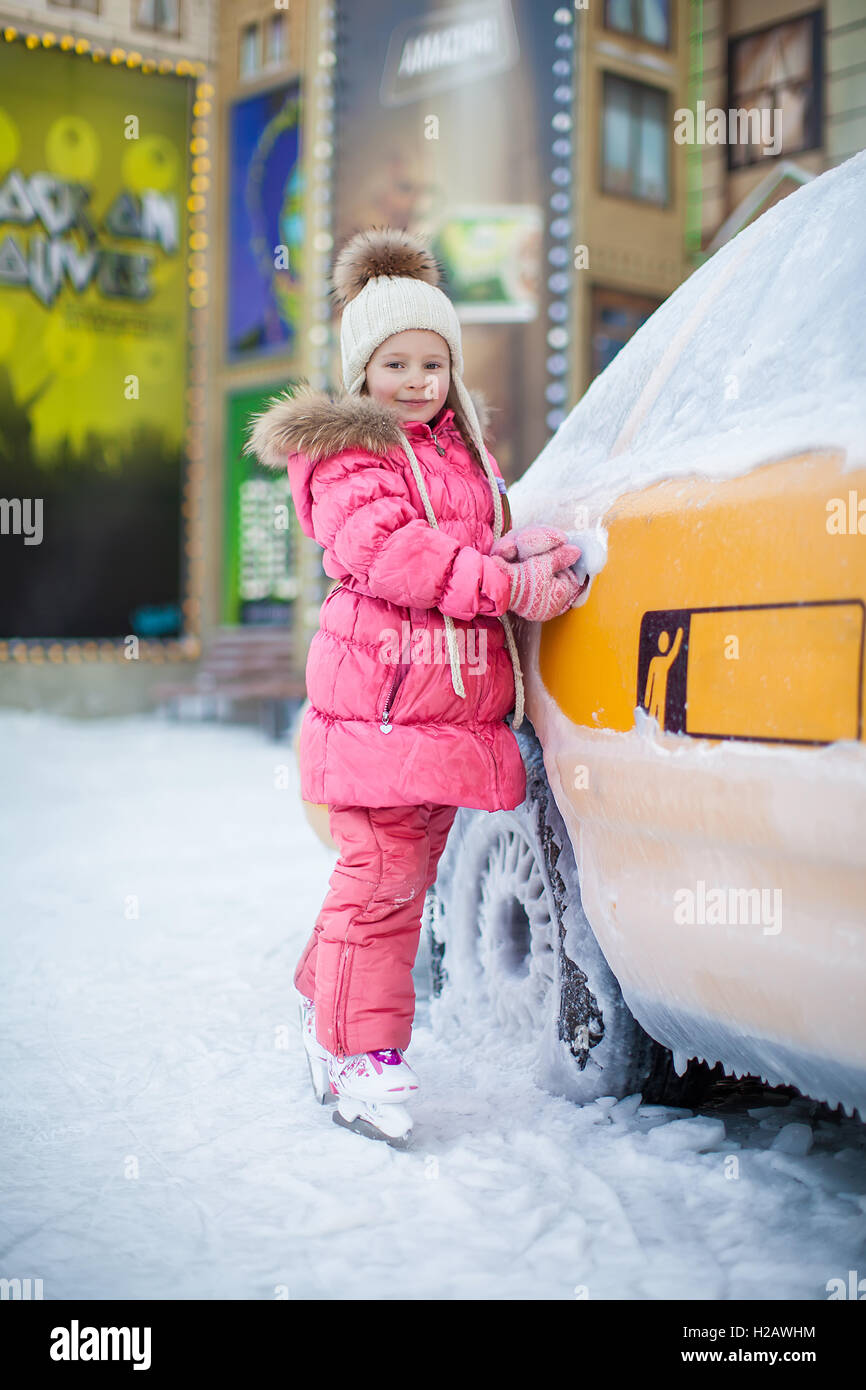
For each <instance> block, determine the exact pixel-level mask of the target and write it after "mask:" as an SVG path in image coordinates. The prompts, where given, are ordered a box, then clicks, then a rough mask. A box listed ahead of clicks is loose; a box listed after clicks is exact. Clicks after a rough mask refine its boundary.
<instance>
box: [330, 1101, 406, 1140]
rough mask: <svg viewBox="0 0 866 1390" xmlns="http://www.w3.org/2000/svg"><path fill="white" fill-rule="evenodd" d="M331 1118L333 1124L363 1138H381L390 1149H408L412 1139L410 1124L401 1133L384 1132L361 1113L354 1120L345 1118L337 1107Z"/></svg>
mask: <svg viewBox="0 0 866 1390" xmlns="http://www.w3.org/2000/svg"><path fill="white" fill-rule="evenodd" d="M331 1119H332V1120H333V1121H334V1124H335V1125H342V1127H343V1129H350V1130H351V1131H352V1133H353V1134H363V1136H364V1138H365V1139H381V1140H383V1142H384V1143H386V1144H389V1145H390V1147H391V1148H392V1149H403V1150H405V1149H408V1148H409V1145H410V1143H411V1139H412V1128H411V1126H410V1127H409V1129H407V1130H406V1131H405V1132H404V1133H403V1134H385V1133H384V1131H383V1130H381V1129H377V1128H376V1126H375V1125H371V1124H370V1122H369V1120H365V1119H364V1118H363V1116H362V1115H356V1116H355V1118H354V1120H347V1119H346V1118H345V1116H344V1115H341V1114H340V1111H339V1109H337V1110H335V1111H334V1113H333V1115H332V1116H331Z"/></svg>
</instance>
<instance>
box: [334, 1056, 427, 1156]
mask: <svg viewBox="0 0 866 1390" xmlns="http://www.w3.org/2000/svg"><path fill="white" fill-rule="evenodd" d="M328 1078H329V1082H330V1087H331V1090H332V1091H333V1093H334V1095H335V1096H336V1097H337V1109H336V1110H335V1111H334V1123H335V1124H338V1125H343V1127H344V1128H345V1129H351V1130H354V1132H355V1133H356V1134H364V1135H366V1137H367V1138H368V1139H384V1140H385V1143H386V1144H390V1145H391V1146H392V1148H395V1149H405V1148H408V1145H409V1136H410V1134H411V1132H412V1120H411V1117H410V1115H409V1113H408V1111H407V1110H406V1105H405V1103H406V1101H407V1100H409V1099H410V1097H411V1096H413V1095H415V1094H416V1092H417V1090H418V1077H417V1076H416V1074H415V1072H414V1071H413V1070H412V1068H411V1067H410V1066H409V1063H408V1062H407V1061H406V1060H405V1058H404V1057H403V1054H402V1052H401V1051H400V1050H399V1048H396V1047H388V1048H382V1049H380V1050H379V1051H376V1052H359V1053H356V1054H355V1056H353V1057H343V1058H339V1057H329V1059H328Z"/></svg>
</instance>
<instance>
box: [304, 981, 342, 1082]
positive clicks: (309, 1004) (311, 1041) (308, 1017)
mask: <svg viewBox="0 0 866 1390" xmlns="http://www.w3.org/2000/svg"><path fill="white" fill-rule="evenodd" d="M300 1013H301V1036H302V1038H303V1039H304V1050H305V1051H306V1054H307V1065H308V1067H309V1068H310V1081H311V1082H312V1086H313V1095H314V1096H315V1097H316V1100H317V1101H318V1102H319V1104H320V1105H329V1104H331V1103H332V1102H333V1100H334V1093H333V1091H332V1089H331V1085H330V1082H329V1079H328V1058H329V1057H330V1055H331V1054H330V1053H329V1052H328V1050H327V1048H325V1047H323V1046H322V1044H321V1043H320V1042H319V1039H318V1038H317V1037H316V1011H315V1007H314V1005H313V1001H312V999H308V998H307V997H306V995H305V994H302V995H301V1003H300Z"/></svg>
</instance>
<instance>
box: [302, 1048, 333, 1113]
mask: <svg viewBox="0 0 866 1390" xmlns="http://www.w3.org/2000/svg"><path fill="white" fill-rule="evenodd" d="M307 1069H308V1071H309V1073H310V1084H311V1085H312V1088H313V1095H314V1096H315V1097H316V1100H317V1101H318V1102H319V1104H320V1105H330V1104H332V1103H333V1102H334V1101H335V1100H336V1099H337V1097H336V1096H335V1095H334V1094H333V1092H332V1090H331V1085H330V1082H329V1080H328V1065H327V1063H326V1062H320V1061H319V1060H318V1058H313V1057H311V1056H310V1054H309V1052H308V1053H307Z"/></svg>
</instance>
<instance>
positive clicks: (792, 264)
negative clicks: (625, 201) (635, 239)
mask: <svg viewBox="0 0 866 1390" xmlns="http://www.w3.org/2000/svg"><path fill="white" fill-rule="evenodd" d="M864 228H866V151H863V152H861V153H860V154H857V155H855V156H854V157H853V158H852V159H849V160H847V161H846V162H845V163H843V164H840V165H838V166H837V167H836V168H835V169H831V170H829V171H828V172H827V173H825V174H822V175H821V176H820V177H819V178H816V179H814V180H812V181H811V182H810V183H808V184H805V185H804V186H803V187H802V188H800V189H798V190H797V191H796V192H795V193H792V194H790V195H789V196H788V197H786V198H784V199H783V200H782V201H781V202H780V203H778V204H777V205H776V206H775V207H773V208H771V209H770V210H769V211H767V212H766V213H764V214H763V216H761V217H760V218H758V220H757V221H756V222H753V223H752V224H751V225H750V226H748V227H746V228H745V229H744V230H743V231H742V232H740V234H739V235H738V236H737V237H735V238H734V240H733V241H731V242H729V243H728V244H727V245H726V246H723V247H722V248H721V250H719V251H717V252H716V254H715V255H714V256H712V258H711V259H710V260H708V261H706V262H705V263H704V265H702V266H701V267H700V268H699V269H698V270H696V271H695V272H694V273H693V274H692V275H691V276H690V277H689V279H688V280H686V281H685V282H684V284H682V285H681V286H680V287H679V288H678V289H677V290H676V291H675V292H674V293H673V294H672V295H671V296H670V298H669V299H667V300H666V301H665V302H664V304H662V305H661V306H660V308H658V309H657V310H656V312H655V313H654V314H653V315H652V317H651V318H650V319H648V320H647V322H646V323H645V324H644V325H643V326H642V327H641V328H640V329H639V330H638V331H637V333H635V335H634V336H633V337H632V338H631V339H630V340H629V341H628V343H627V344H626V345H625V346H624V347H623V348H622V349H621V351H620V352H619V353H618V354H617V356H616V357H615V358H614V360H613V361H612V362H611V364H610V366H609V367H608V368H607V369H606V370H605V371H604V372H603V373H602V374H601V375H600V376H598V377H597V378H596V379H595V381H594V382H593V383H592V385H591V386H590V387H589V389H588V391H587V392H586V393H585V395H584V396H583V397H582V398H581V400H580V401H579V402H578V403H577V405H576V406H575V407H574V409H573V410H572V411H571V413H570V414H569V416H568V418H567V419H566V420H564V421H563V423H562V425H561V426H560V428H559V429H558V430H557V432H556V434H555V435H554V436H553V437H552V438H551V439H550V440H549V441H548V443H547V445H546V446H545V447H544V449H543V450H542V451H541V453H540V454H539V455H538V458H537V459H536V460H535V462H534V463H533V464H532V466H531V467H530V468H529V469H528V470H527V471H526V473H525V474H524V475H523V476H522V477H521V478H520V479H519V480H518V482H517V483H515V484H514V485H513V486H512V487H511V488H510V489H509V498H510V500H511V507H512V514H513V516H514V521H515V525H521V526H522V525H526V524H528V523H529V522H533V521H541V520H543V521H548V522H551V523H552V524H557V525H560V526H562V527H563V528H564V529H565V530H575V529H576V530H580V529H582V527H583V526H585V525H586V524H587V522H589V523H590V524H593V523H594V522H596V521H597V520H598V519H599V518H600V517H601V516H602V515H603V514H604V512H605V510H606V509H607V508H608V506H609V505H610V504H611V502H613V501H614V500H615V499H616V498H617V497H618V496H619V495H621V494H622V493H623V492H630V491H634V490H636V489H638V488H642V487H645V486H648V485H650V484H652V483H654V482H658V481H660V480H661V479H663V478H670V477H677V476H683V475H687V474H694V473H697V474H701V475H704V476H709V477H718V478H727V477H731V476H734V475H736V474H739V473H743V472H746V471H748V470H749V469H751V468H753V467H756V466H758V465H759V464H762V463H768V462H770V461H772V460H775V459H780V458H784V457H786V456H788V455H790V454H793V453H799V452H801V451H804V450H806V449H810V448H822V449H825V448H831V447H833V448H840V449H843V450H844V451H845V453H846V455H847V458H846V461H845V467H846V468H853V467H856V466H858V465H862V464H863V463H866V231H864ZM582 507H585V508H586V509H587V512H586V514H585V515H584V516H581V514H580V512H579V510H578V509H579V508H582ZM590 569H592V570H594V569H596V565H590Z"/></svg>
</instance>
